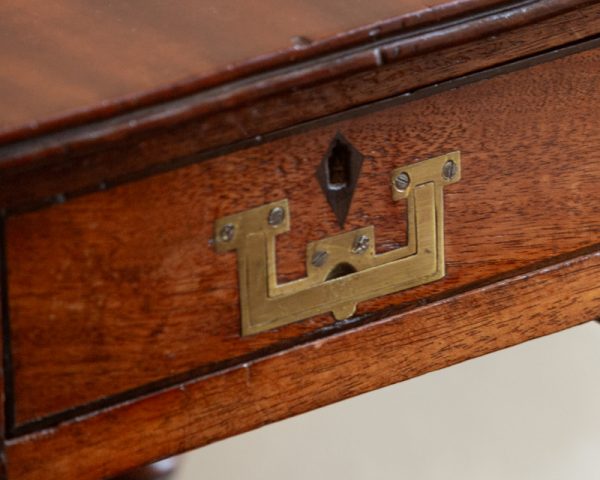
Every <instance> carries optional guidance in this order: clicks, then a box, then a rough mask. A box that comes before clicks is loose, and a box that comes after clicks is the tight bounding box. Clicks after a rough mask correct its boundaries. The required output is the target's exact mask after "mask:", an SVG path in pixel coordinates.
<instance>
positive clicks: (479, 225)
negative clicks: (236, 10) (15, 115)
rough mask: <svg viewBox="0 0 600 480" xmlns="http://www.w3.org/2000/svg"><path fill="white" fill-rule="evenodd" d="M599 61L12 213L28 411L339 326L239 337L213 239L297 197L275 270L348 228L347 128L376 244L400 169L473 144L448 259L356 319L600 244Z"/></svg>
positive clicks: (359, 195)
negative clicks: (441, 269)
mask: <svg viewBox="0 0 600 480" xmlns="http://www.w3.org/2000/svg"><path fill="white" fill-rule="evenodd" d="M599 68H600V50H592V51H589V52H584V53H580V54H577V55H573V56H570V57H567V58H564V59H561V60H557V61H554V62H551V63H547V64H544V65H539V66H537V67H534V68H530V69H527V70H523V71H519V72H514V73H510V74H507V75H503V76H499V77H496V78H494V79H491V80H488V81H485V82H480V83H476V84H472V85H469V86H465V87H463V88H460V89H457V90H453V91H448V92H445V93H443V94H440V95H436V96H432V97H429V98H425V99H422V100H418V101H414V102H411V103H408V104H405V105H400V106H397V107H393V108H388V109H386V110H382V111H380V112H373V113H371V114H369V115H366V116H363V117H359V118H354V119H349V120H346V121H342V122H339V123H336V124H332V125H329V126H326V127H323V128H318V129H314V130H309V131H307V132H304V133H302V134H298V135H295V136H291V137H286V138H283V139H280V140H278V141H275V142H271V143H268V144H264V145H261V146H257V147H254V148H250V149H247V150H243V151H238V152H234V153H231V154H229V155H226V156H223V157H221V158H217V159H213V160H208V161H206V162H203V163H200V164H197V165H192V166H189V167H186V168H182V169H179V170H176V171H172V172H168V173H165V174H162V175H158V176H156V177H153V178H149V179H146V180H143V181H140V182H135V183H131V184H128V185H124V186H121V187H119V188H115V189H113V190H109V191H106V192H100V193H96V194H93V195H89V196H86V197H81V198H78V199H75V200H73V201H70V202H67V203H65V204H62V205H57V206H54V207H52V208H48V209H46V210H42V211H38V212H32V213H29V214H26V215H21V216H15V217H11V218H9V219H8V220H7V231H6V235H7V242H8V251H7V254H8V267H9V282H10V292H9V294H10V307H11V311H10V313H11V327H12V348H13V372H14V384H15V390H14V402H15V404H14V408H15V425H17V426H18V425H22V424H26V423H27V422H30V421H32V420H36V419H40V418H42V417H44V416H47V415H51V414H56V413H58V412H61V411H63V410H66V409H70V408H74V407H77V406H80V405H84V404H86V403H88V402H93V401H101V402H102V401H106V402H109V403H110V399H109V398H108V399H107V397H110V396H111V395H115V394H122V393H123V392H127V391H128V390H131V389H135V388H138V387H140V386H143V385H146V384H149V383H150V382H156V383H155V384H154V385H151V386H150V387H147V390H144V391H148V389H149V390H152V389H157V388H161V387H163V386H164V385H165V384H164V382H165V381H166V382H169V381H171V382H172V381H174V380H173V378H177V376H178V375H184V376H185V375H189V376H194V375H199V374H202V373H206V372H208V371H213V370H217V369H220V368H224V367H226V366H227V365H229V364H230V363H231V362H234V363H235V362H242V361H245V359H247V358H251V357H253V356H256V355H261V354H265V353H268V352H271V351H279V350H282V349H285V348H288V347H289V346H290V342H295V341H298V337H301V336H302V335H312V334H314V333H315V332H319V331H322V332H326V331H327V330H320V329H327V328H329V327H331V326H332V325H333V324H334V322H333V320H332V318H331V317H329V316H321V317H318V318H313V319H311V320H307V321H304V322H300V323H297V324H294V325H291V326H288V327H285V328H281V329H279V330H276V331H273V332H270V333H265V334H261V335H256V336H252V337H248V338H243V339H241V338H240V337H239V307H238V305H237V301H238V297H237V295H238V287H237V271H236V256H235V254H234V253H230V254H225V255H217V254H216V253H215V252H214V249H213V248H212V247H211V238H212V228H213V222H214V220H215V219H216V218H219V217H221V216H223V215H227V214H231V213H234V212H239V211H242V210H245V209H247V208H251V207H255V206H258V205H261V204H264V203H267V202H270V201H274V200H278V199H281V198H288V199H289V201H290V208H291V217H292V218H291V222H292V230H291V232H289V233H288V234H285V235H282V236H280V237H279V238H278V244H277V249H278V268H279V275H280V279H281V280H282V281H287V280H290V279H292V278H297V277H299V276H301V275H303V273H304V261H305V259H304V252H305V246H306V243H307V242H308V241H310V240H316V239H319V238H322V237H325V236H330V235H333V234H336V233H339V231H340V230H339V226H338V225H337V222H336V219H335V216H334V214H333V213H332V211H331V210H330V209H329V206H328V204H327V202H326V200H325V197H324V196H322V195H321V194H320V193H319V192H320V190H319V186H318V184H317V180H316V177H315V169H316V168H317V165H318V164H319V163H320V161H321V158H322V155H323V154H324V153H325V151H326V149H327V146H328V143H329V141H330V140H331V139H332V138H333V136H334V135H335V133H336V132H337V131H340V132H342V133H343V135H344V136H345V137H346V138H347V139H349V140H350V142H352V143H353V145H354V146H355V147H356V148H357V149H358V150H359V151H361V152H362V153H363V155H365V157H366V159H365V161H364V163H363V167H362V174H361V178H360V179H359V183H358V187H357V191H356V193H355V196H354V200H353V205H352V207H351V209H350V213H349V216H348V220H347V222H346V230H352V229H354V228H359V227H362V226H365V225H369V224H373V225H375V232H376V238H377V239H378V249H379V250H386V249H391V248H395V247H397V246H398V245H400V244H402V243H403V241H404V238H405V231H404V226H403V225H404V219H403V213H404V212H403V209H402V208H399V207H398V205H396V204H393V203H392V200H391V196H390V192H389V187H388V181H389V180H388V175H389V172H390V171H391V170H392V169H393V168H395V167H398V166H400V165H403V164H406V163H410V162H413V161H416V160H419V159H424V158H428V157H431V156H435V155H439V154H443V153H447V152H449V151H452V150H457V149H458V150H461V151H462V155H463V157H462V159H463V160H462V162H463V178H462V180H461V182H459V183H458V184H456V185H453V186H452V187H448V188H447V189H446V192H445V211H446V218H445V221H446V240H445V242H446V259H447V276H446V277H445V278H444V279H443V280H441V281H438V282H435V283H433V284H430V285H426V286H423V287H419V288H416V289H413V290H410V291H407V292H402V293H399V294H395V295H390V296H386V297H383V298H380V299H376V300H372V301H369V302H364V303H363V304H360V305H359V309H358V313H357V315H358V317H359V318H360V317H361V316H364V315H366V317H365V319H366V320H368V319H369V316H371V317H370V318H375V317H376V315H380V313H379V314H374V313H373V312H385V311H390V309H391V311H393V310H394V309H398V308H404V307H406V306H407V305H411V304H413V306H414V302H418V301H424V300H426V299H431V298H437V297H440V296H448V295H451V294H452V293H453V292H456V291H461V290H464V289H466V288H470V287H471V286H472V285H474V284H478V283H480V282H485V281H489V279H490V278H497V277H499V276H500V277H502V276H507V275H510V274H511V272H514V271H515V270H517V269H522V268H531V266H532V265H535V264H536V263H538V262H543V261H547V259H548V258H552V257H558V256H561V255H566V254H569V253H570V252H573V251H575V250H578V249H581V248H586V247H588V246H590V245H593V244H595V243H597V242H598V238H599V235H598V234H599V233H600V218H599V216H598V211H599V209H600V196H598V194H597V192H598V187H597V186H598V184H600V165H599V164H598V162H596V161H595V160H594V159H595V158H596V156H597V151H598V148H599V147H600V131H599V130H598V129H597V128H596V126H597V112H598V107H599V106H600V104H599V102H600V99H599V98H598V96H597V95H596V92H598V91H599V90H600V78H599V77H598V75H597V72H598V70H599ZM323 334H324V333H323ZM248 356H250V357H248ZM223 362H224V363H223ZM228 362H229V363H228ZM186 378H187V377H186ZM161 382H163V383H161ZM41 388H43V390H44V395H43V396H41V395H39V393H38V392H39V391H40V389H41ZM139 393H140V392H139V391H138V392H137V394H139ZM134 394H135V392H132V393H131V394H130V396H133V395H134ZM77 413H81V411H77V410H73V411H71V412H69V413H68V414H67V415H70V416H72V415H75V414H77ZM60 418H63V419H64V418H66V417H65V416H63V417H60ZM54 421H57V420H54Z"/></svg>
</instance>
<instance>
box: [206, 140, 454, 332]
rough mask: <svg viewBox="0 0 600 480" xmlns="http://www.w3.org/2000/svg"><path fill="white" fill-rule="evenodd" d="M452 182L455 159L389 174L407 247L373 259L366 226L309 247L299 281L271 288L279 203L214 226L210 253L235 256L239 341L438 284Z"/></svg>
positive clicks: (286, 219)
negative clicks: (403, 217) (446, 193)
mask: <svg viewBox="0 0 600 480" xmlns="http://www.w3.org/2000/svg"><path fill="white" fill-rule="evenodd" d="M407 179H408V182H407V181H406V180H407ZM459 180H460V152H452V153H448V154H447V155H443V156H440V157H435V158H430V159H428V160H424V161H422V162H418V163H414V164H412V165H407V166H404V167H401V168H397V169H395V170H393V171H392V173H391V177H390V182H391V189H392V198H393V200H394V201H398V200H401V199H406V200H407V204H408V243H407V245H405V246H403V247H400V248H398V249H395V250H391V251H389V252H385V253H382V254H376V253H375V248H374V246H375V231H374V228H373V226H367V227H363V228H360V229H357V230H353V231H350V232H346V233H342V234H340V235H336V236H333V237H329V238H325V239H322V240H318V241H316V242H311V243H309V244H308V246H307V249H306V263H307V264H306V271H307V275H306V277H304V278H301V279H299V280H294V281H291V282H287V283H283V284H278V283H277V273H276V259H275V237H276V236H277V235H279V234H282V233H285V232H287V231H288V230H289V229H290V209H289V205H288V201H287V199H284V200H279V201H276V202H272V203H268V204H266V205H262V206H260V207H257V208H253V209H250V210H247V211H245V212H241V213H236V214H234V215H230V216H227V217H223V218H220V219H219V220H217V221H216V222H215V246H216V249H217V251H218V252H227V251H230V250H237V252H238V275H239V285H240V306H241V319H242V335H250V334H254V333H258V332H262V331H265V330H269V329H272V328H275V327H280V326H283V325H287V324H289V323H292V322H296V321H299V320H303V319H305V318H309V317H312V316H315V315H319V314H323V313H327V312H332V313H333V315H334V316H335V318H336V319H338V320H341V319H344V318H348V317H350V316H351V315H352V314H353V313H354V311H355V309H356V304H357V303H358V302H361V301H365V300H369V299H372V298H376V297H379V296H382V295H389V294H390V293H395V292H399V291H401V290H406V289H408V288H413V287H416V286H419V285H423V284H425V283H429V282H432V281H434V280H438V279H440V278H442V277H443V276H444V275H445V264H444V208H443V187H444V186H445V185H448V184H451V183H455V182H457V181H459ZM407 183H408V184H407ZM399 187H400V188H399ZM402 187H404V188H402ZM323 252H326V253H325V254H323ZM342 274H343V276H339V275H342ZM332 276H333V277H334V278H332Z"/></svg>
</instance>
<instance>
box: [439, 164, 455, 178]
mask: <svg viewBox="0 0 600 480" xmlns="http://www.w3.org/2000/svg"><path fill="white" fill-rule="evenodd" d="M457 173H458V165H457V164H456V163H455V162H454V160H448V161H446V163H444V166H443V167H442V175H443V176H444V178H445V179H446V180H452V179H453V178H454V177H456V174H457Z"/></svg>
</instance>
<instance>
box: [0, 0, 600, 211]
mask: <svg viewBox="0 0 600 480" xmlns="http://www.w3.org/2000/svg"><path fill="white" fill-rule="evenodd" d="M576 6H579V7H580V8H578V9H577V10H573V9H574V8H575V7H576ZM569 9H571V10H569ZM599 12H600V3H599V2H592V3H591V4H589V5H588V2H585V5H584V4H583V3H581V2H579V1H574V0H547V1H543V2H528V5H527V6H526V7H523V6H518V5H513V4H512V3H511V4H509V6H508V7H506V9H505V10H502V11H500V12H497V11H494V12H486V14H483V15H472V16H470V17H468V18H466V19H463V20H461V21H448V22H447V23H440V24H438V25H437V29H436V30H435V31H432V30H431V28H429V27H427V28H425V27H423V29H422V30H419V31H410V32H403V33H399V34H398V35H396V36H392V37H386V38H384V40H382V41H381V42H379V43H377V44H371V43H369V42H367V43H364V42H363V43H364V45H362V46H360V47H356V48H353V49H350V50H344V51H339V52H337V53H335V55H333V56H329V57H327V58H326V59H325V58H321V59H320V60H318V61H316V60H315V61H307V62H304V63H302V64H298V65H296V67H295V68H294V69H289V68H283V69H278V70H277V69H276V70H273V71H269V72H267V73H263V74H261V75H257V76H254V77H248V78H245V79H244V80H243V81H241V80H240V81H238V82H230V83H227V84H226V85H225V84H223V85H222V87H220V88H213V89H210V90H206V91H201V92H199V93H194V94H189V95H187V96H185V97H182V98H179V99H177V100H171V101H166V100H163V101H159V100H157V99H155V101H154V103H153V104H152V105H150V106H148V107H145V108H138V109H137V110H134V111H131V112H129V113H127V114H123V115H120V116H119V115H116V116H115V115H113V116H112V117H111V118H109V119H106V120H98V118H99V117H96V118H97V121H94V122H92V123H90V124H88V125H81V124H78V125H77V126H76V127H74V128H70V129H69V128H65V129H63V130H61V131H60V132H57V133H50V134H47V135H43V136H40V137H37V138H31V136H32V135H34V134H35V132H33V131H24V132H22V133H23V135H25V138H26V139H25V140H23V139H21V141H14V142H13V143H11V144H7V145H5V146H3V147H0V169H1V171H2V174H1V175H0V208H6V207H10V209H9V210H10V211H15V209H19V210H22V209H23V208H32V207H35V206H39V205H40V203H42V204H43V203H47V202H52V201H56V200H61V199H62V198H64V196H65V195H66V196H70V195H77V194H80V193H82V192H85V191H90V190H97V189H103V188H106V187H107V186H108V187H110V186H111V185H114V184H115V183H119V182H122V181H126V180H130V179H131V176H132V175H136V176H140V175H147V174H149V173H151V172H153V171H156V169H165V168H172V166H173V165H175V164H179V165H180V164H181V163H189V162H193V161H199V160H201V159H203V158H206V156H215V154H217V153H222V152H215V149H218V148H220V147H223V146H224V145H228V146H229V147H228V148H232V147H231V143H232V142H240V141H245V142H246V144H255V143H259V142H262V141H263V137H264V136H265V135H266V134H268V133H269V132H273V131H274V130H277V129H281V128H284V127H287V126H291V125H294V124H297V123H298V122H302V121H306V120H311V119H314V118H319V117H322V116H324V115H328V114H331V113H332V112H339V111H343V110H345V109H347V108H350V107H353V106H356V105H362V104H365V103H368V102H371V101H373V100H377V99H381V98H386V97H389V96H393V95H397V94H400V93H403V92H412V91H414V89H416V88H419V87H423V86H424V85H431V84H434V83H437V82H440V81H443V80H447V79H450V78H456V77H458V76H461V75H464V74H466V73H469V72H473V71H476V70H479V69H482V68H487V67H490V66H493V65H499V64H503V63H505V62H507V61H510V60H514V59H516V58H522V57H524V56H527V55H531V54H534V53H537V52H543V51H546V50H548V49H552V48H555V47H557V46H559V45H562V44H564V43H567V42H573V41H579V40H581V39H585V38H589V37H590V36H593V35H595V34H597V33H598V32H599V31H600V15H599ZM559 13H560V15H559ZM225 87H226V88H225ZM113 114H114V112H113ZM13 140H15V138H13ZM199 152H200V153H199Z"/></svg>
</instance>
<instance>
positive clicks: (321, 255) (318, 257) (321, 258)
mask: <svg viewBox="0 0 600 480" xmlns="http://www.w3.org/2000/svg"><path fill="white" fill-rule="evenodd" d="M327 257H329V254H328V253H327V252H326V251H324V250H317V251H316V252H315V253H313V256H312V260H311V263H312V264H313V265H314V266H315V267H322V266H323V265H324V264H325V262H326V261H327Z"/></svg>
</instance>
